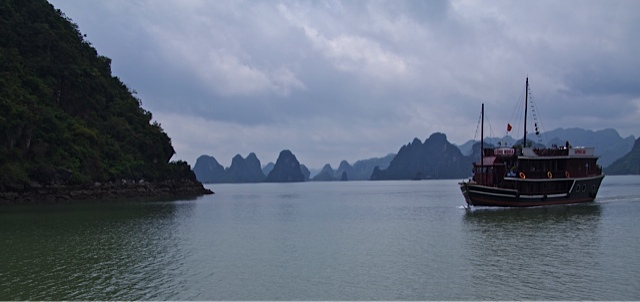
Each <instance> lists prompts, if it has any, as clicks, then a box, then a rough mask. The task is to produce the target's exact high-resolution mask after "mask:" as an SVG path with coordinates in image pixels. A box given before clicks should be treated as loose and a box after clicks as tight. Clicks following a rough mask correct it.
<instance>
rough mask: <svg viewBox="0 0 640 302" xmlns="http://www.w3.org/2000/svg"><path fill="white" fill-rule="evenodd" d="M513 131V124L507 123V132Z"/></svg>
mask: <svg viewBox="0 0 640 302" xmlns="http://www.w3.org/2000/svg"><path fill="white" fill-rule="evenodd" d="M509 131H511V124H507V132H509Z"/></svg>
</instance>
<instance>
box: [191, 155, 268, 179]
mask: <svg viewBox="0 0 640 302" xmlns="http://www.w3.org/2000/svg"><path fill="white" fill-rule="evenodd" d="M193 172H194V173H195V175H196V178H197V179H198V180H199V181H201V182H204V183H245V182H261V181H263V180H264V179H265V175H264V173H262V170H261V169H260V160H259V159H258V157H257V156H256V155H255V153H250V154H249V155H248V156H247V158H242V156H240V154H237V155H236V156H234V157H233V159H232V160H231V166H229V167H228V168H226V169H225V168H223V167H222V165H220V164H219V163H218V161H216V159H215V158H214V157H213V156H209V155H202V156H200V157H198V159H197V160H196V164H195V166H194V167H193Z"/></svg>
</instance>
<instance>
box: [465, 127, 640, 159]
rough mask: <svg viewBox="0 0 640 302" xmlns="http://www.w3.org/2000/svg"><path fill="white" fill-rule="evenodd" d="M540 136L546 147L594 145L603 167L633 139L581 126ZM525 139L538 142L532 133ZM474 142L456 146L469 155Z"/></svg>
mask: <svg viewBox="0 0 640 302" xmlns="http://www.w3.org/2000/svg"><path fill="white" fill-rule="evenodd" d="M540 137H541V138H542V143H545V142H546V143H547V144H546V146H547V147H551V146H552V145H554V144H555V145H558V146H564V145H565V143H566V142H567V141H569V142H570V143H571V145H572V146H585V147H595V148H596V155H599V156H600V159H599V160H598V163H599V164H600V165H601V166H603V167H607V166H609V165H610V164H611V163H613V162H614V161H615V160H616V159H618V158H620V157H622V156H623V155H624V154H626V153H627V152H629V151H630V150H631V148H632V147H633V144H634V141H635V137H633V136H628V137H626V138H622V137H621V136H620V134H619V133H618V131H616V130H614V129H603V130H598V131H592V130H585V129H581V128H567V129H564V128H558V129H555V130H551V131H548V132H544V133H542V134H540ZM527 140H533V141H534V142H538V140H537V136H535V135H533V134H532V135H531V136H529V135H527ZM486 142H490V143H493V144H496V145H497V143H498V142H506V144H507V146H513V145H514V144H516V143H517V142H516V140H515V139H514V138H512V137H511V136H505V137H502V138H498V137H492V138H485V143H486ZM475 143H477V141H474V140H470V141H467V142H466V143H464V144H462V145H460V146H458V148H460V151H461V152H462V154H464V155H469V154H470V153H471V147H472V146H473V145H474V144H475Z"/></svg>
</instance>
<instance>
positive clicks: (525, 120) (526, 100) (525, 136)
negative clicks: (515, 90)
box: [522, 77, 529, 149]
mask: <svg viewBox="0 0 640 302" xmlns="http://www.w3.org/2000/svg"><path fill="white" fill-rule="evenodd" d="M528 102H529V77H527V83H526V84H525V89H524V142H523V143H522V148H523V149H524V148H526V147H527V107H529V104H528Z"/></svg>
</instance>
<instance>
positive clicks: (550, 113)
mask: <svg viewBox="0 0 640 302" xmlns="http://www.w3.org/2000/svg"><path fill="white" fill-rule="evenodd" d="M49 2H50V3H51V4H53V5H54V7H56V8H58V9H61V10H62V11H63V12H64V13H65V15H66V16H67V17H68V18H70V19H72V20H73V22H74V23H76V24H78V26H79V29H80V31H81V32H82V33H83V34H85V35H86V38H85V39H86V40H87V41H89V42H90V43H91V44H92V45H93V46H94V47H95V48H96V49H97V51H98V53H99V54H100V55H103V56H106V57H109V58H111V59H112V65H111V66H112V73H113V75H114V76H117V77H118V78H120V80H122V82H124V83H125V84H126V85H127V86H128V87H129V88H130V89H132V90H134V91H136V92H137V94H136V96H137V97H138V98H140V99H141V101H142V107H143V108H144V109H146V110H149V111H151V112H152V113H153V119H154V120H155V121H157V122H158V123H160V124H161V126H162V128H163V129H164V130H165V132H167V134H168V135H169V136H170V137H171V140H172V144H173V146H174V148H175V150H176V154H175V155H174V157H173V158H172V160H185V161H187V162H188V163H189V164H191V165H192V166H193V165H194V164H195V162H196V159H197V158H198V157H199V156H200V155H203V154H206V155H211V156H214V157H215V158H216V159H217V160H218V162H220V163H221V164H222V165H223V166H225V167H228V166H229V165H230V163H231V159H232V157H233V156H235V155H236V154H240V155H242V156H243V157H246V156H247V155H248V154H249V153H250V152H254V153H256V155H257V156H258V158H259V159H260V161H261V163H262V164H263V165H264V164H266V163H268V162H275V161H276V159H277V157H278V154H279V153H280V151H282V150H283V149H289V150H291V151H292V152H293V153H294V154H295V155H296V157H297V158H298V160H299V161H300V162H301V163H303V164H305V165H307V166H308V167H310V168H320V167H322V166H323V165H324V164H326V163H329V164H331V165H332V166H333V167H334V168H336V167H337V166H338V164H339V163H340V161H342V160H347V161H348V162H350V163H351V164H353V163H354V162H355V161H357V160H360V159H367V158H371V157H382V156H385V155H386V154H388V153H392V152H397V151H398V149H399V148H400V147H401V146H402V145H404V144H407V143H409V142H411V141H412V140H413V138H416V137H417V138H419V139H420V140H421V141H424V140H425V139H426V138H428V137H429V136H430V135H431V134H432V133H434V132H442V133H445V134H446V135H447V138H448V140H449V142H451V143H454V144H463V143H465V142H466V141H467V140H469V139H474V138H476V139H479V134H478V133H477V126H478V120H479V116H480V108H481V104H483V103H484V104H485V134H487V135H493V136H502V135H505V134H506V125H507V123H511V124H515V123H522V121H521V119H522V117H521V116H522V114H521V113H520V112H521V111H522V110H523V109H522V110H521V109H519V107H518V104H522V102H521V99H522V97H523V95H524V86H525V79H526V78H527V77H528V78H529V83H530V89H531V93H530V96H531V100H532V102H533V103H532V104H533V105H534V106H535V107H534V108H535V115H536V119H535V122H537V123H538V124H539V127H540V130H541V131H550V130H553V129H556V128H559V127H562V128H571V127H580V128H585V129H590V130H594V131H595V130H601V129H606V128H613V129H616V130H617V131H618V132H619V133H620V135H621V136H622V137H627V136H631V135H633V136H634V137H638V136H640V34H639V33H640V1H634V0H630V1H617V0H614V1H590V0H580V1H572V0H566V1H494V0H489V1H458V0H451V1H448V0H429V1H401V0H391V1H376V0H370V1H357V0H353V1H320V0H317V1H316V0H313V1H277V0H269V1H240V0H238V1H224V0H216V1H206V0H203V1H196V0H185V1H173V0H95V1H86V0H49ZM519 113H520V114H519ZM517 118H520V120H519V121H518V120H514V119H517ZM532 119H533V118H532V113H531V112H530V114H529V120H530V121H531V120H532ZM528 127H529V129H531V128H532V126H528ZM513 131H514V132H515V131H519V132H518V133H521V131H522V127H516V126H515V125H514V130H513ZM531 131H533V130H530V132H529V133H531ZM514 132H512V135H515V136H521V134H516V133H514Z"/></svg>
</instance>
